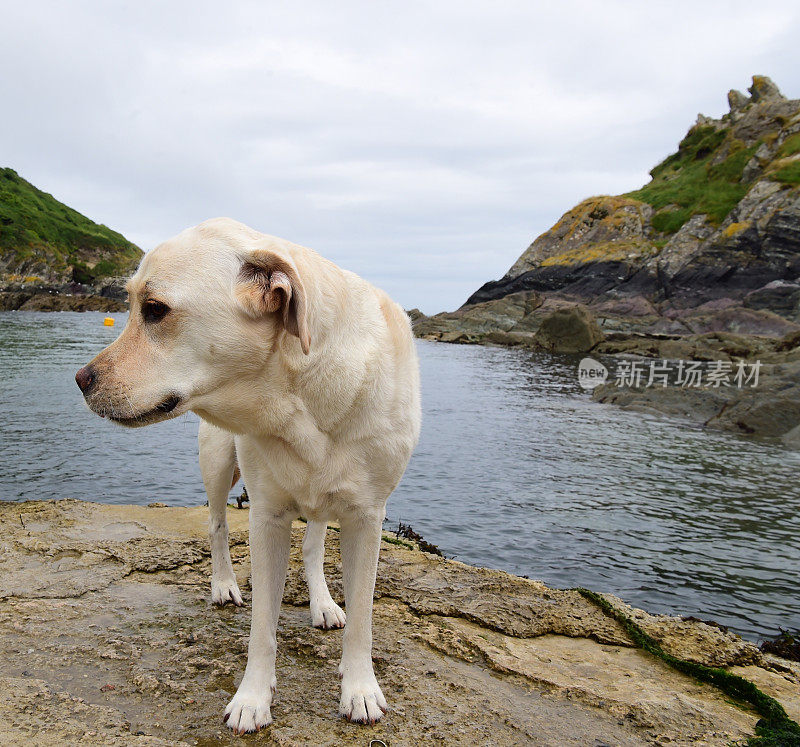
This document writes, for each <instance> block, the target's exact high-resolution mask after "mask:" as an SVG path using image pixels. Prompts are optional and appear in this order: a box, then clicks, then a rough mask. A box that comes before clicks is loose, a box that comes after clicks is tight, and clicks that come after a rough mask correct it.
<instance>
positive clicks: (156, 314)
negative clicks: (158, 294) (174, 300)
mask: <svg viewBox="0 0 800 747" xmlns="http://www.w3.org/2000/svg"><path fill="white" fill-rule="evenodd" d="M168 313H169V306H167V304H165V303H161V301H145V302H144V303H143V304H142V318H143V319H144V320H145V322H147V323H148V324H154V323H155V322H160V321H161V320H162V319H163V318H164V317H165V316H166V315H167V314H168Z"/></svg>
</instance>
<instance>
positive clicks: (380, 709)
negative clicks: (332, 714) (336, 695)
mask: <svg viewBox="0 0 800 747" xmlns="http://www.w3.org/2000/svg"><path fill="white" fill-rule="evenodd" d="M387 710H388V706H387V705H386V699H385V698H384V697H383V693H382V692H381V688H380V686H379V685H378V681H377V680H376V679H375V675H374V674H372V673H370V676H368V677H361V678H358V677H355V676H352V675H347V674H345V675H344V677H343V678H342V697H341V699H340V701H339V714H340V715H342V716H344V717H345V718H346V719H347V720H348V721H354V722H358V723H360V724H374V723H375V722H376V721H380V720H381V717H382V716H383V714H384V713H386V711H387Z"/></svg>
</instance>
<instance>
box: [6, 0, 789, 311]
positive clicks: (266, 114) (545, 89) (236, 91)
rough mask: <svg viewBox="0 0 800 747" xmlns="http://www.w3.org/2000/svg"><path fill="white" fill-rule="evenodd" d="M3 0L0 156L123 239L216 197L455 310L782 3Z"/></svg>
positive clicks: (167, 225) (726, 74) (701, 105)
mask: <svg viewBox="0 0 800 747" xmlns="http://www.w3.org/2000/svg"><path fill="white" fill-rule="evenodd" d="M223 5H224V4H223V3H218V2H217V3H205V2H198V1H197V0H193V1H192V2H148V1H146V0H136V2H76V1H75V0H73V1H72V2H69V3H66V2H53V3H45V2H37V1H36V0H32V1H29V2H18V1H17V0H14V1H13V2H7V1H6V0H0V18H2V44H0V64H2V75H0V165H7V166H11V167H12V168H14V169H16V170H17V171H18V172H19V173H20V174H21V175H22V176H24V177H25V178H27V179H28V180H29V181H31V182H33V183H34V184H36V185H37V186H38V187H40V188H42V189H44V190H46V191H48V192H51V193H53V194H54V195H55V196H56V197H57V198H59V199H60V200H62V201H64V202H66V203H67V204H69V205H71V206H72V207H75V208H76V209H78V210H80V211H81V212H83V213H85V214H86V215H88V216H89V217H91V218H92V219H94V220H97V221H99V222H102V223H105V224H107V225H109V226H111V227H112V228H115V229H117V230H119V231H121V232H122V233H124V234H125V235H126V236H128V237H129V238H130V239H131V240H133V241H135V242H136V243H137V244H139V245H140V246H141V247H142V248H143V249H146V250H147V249H151V248H152V247H153V246H155V245H156V244H157V243H158V242H159V241H160V240H162V239H164V238H167V237H169V236H171V235H173V234H175V233H177V232H178V231H179V230H181V229H183V228H185V227H187V226H189V225H193V224H195V223H197V222H199V221H201V220H203V219H205V218H209V217H213V216H218V215H228V216H231V217H234V218H237V219H239V220H242V221H244V222H245V223H248V224H250V225H252V226H254V227H255V228H257V229H259V230H262V231H264V232H267V233H272V234H276V235H278V236H283V237H285V238H288V239H291V240H293V241H296V242H298V243H302V244H306V245H308V246H312V247H314V248H315V249H317V250H318V251H320V252H321V253H322V254H324V255H326V256H327V257H329V258H330V259H332V260H334V261H335V262H337V263H338V264H340V265H342V266H343V267H346V268H348V269H351V270H354V271H355V272H358V273H359V274H361V275H363V276H364V277H366V278H367V279H369V280H371V281H372V282H374V283H376V284H377V285H380V286H382V287H384V288H385V289H386V290H388V291H389V292H390V293H391V294H392V295H393V296H394V297H395V298H396V300H398V301H400V302H401V303H402V304H404V305H405V306H406V307H409V308H410V307H412V306H418V307H420V308H422V309H423V310H424V311H426V312H429V313H430V312H435V311H440V310H442V309H453V308H455V307H457V306H459V305H460V304H461V303H463V301H464V300H465V299H466V297H467V296H468V295H469V294H470V293H471V292H472V291H473V290H474V289H475V288H477V287H478V286H479V285H480V284H481V283H483V282H484V281H486V280H489V279H493V278H497V277H500V276H501V275H503V274H504V273H505V271H506V270H507V269H508V267H509V266H510V265H511V264H512V263H513V261H514V260H515V259H516V257H517V256H518V255H519V254H520V253H521V251H522V250H523V249H524V248H525V247H526V246H527V245H528V244H529V243H530V241H531V240H532V239H533V238H534V237H535V236H536V235H537V234H539V233H541V232H542V231H544V230H546V229H547V228H549V227H550V225H552V224H553V223H554V222H555V220H557V219H558V217H559V216H560V215H561V214H562V213H563V212H564V211H566V210H567V209H569V208H570V207H571V206H572V205H574V204H575V203H576V202H577V201H579V200H580V199H582V198H584V197H587V196H589V195H592V194H601V193H611V194H614V193H619V192H624V191H627V190H630V189H635V188H637V187H639V186H641V185H642V184H643V183H645V182H646V181H647V180H648V176H647V172H648V170H649V169H650V168H651V167H652V166H653V165H654V164H655V163H657V162H658V161H660V160H661V159H662V158H663V157H664V156H665V155H667V154H668V153H669V152H671V151H672V150H674V148H675V146H676V144H677V142H678V141H679V140H680V138H681V137H682V135H683V134H684V132H685V131H686V129H687V128H688V127H689V126H690V125H691V124H692V123H693V122H694V120H695V117H696V115H697V113H698V112H701V111H702V112H703V113H705V114H711V115H720V114H722V113H723V112H724V111H725V110H726V109H727V106H726V101H725V94H726V92H727V90H728V89H729V88H732V87H735V88H740V89H744V88H746V87H747V86H748V85H749V83H750V76H751V75H752V74H753V73H763V74H766V75H770V76H771V77H772V78H773V79H774V80H775V82H776V83H777V84H778V85H779V86H780V87H781V89H782V91H783V92H784V93H785V94H786V95H788V96H791V97H792V98H800V64H799V63H800V54H799V53H798V44H797V39H798V32H800V4H798V3H797V2H796V1H795V2H768V1H763V0H762V2H759V3H752V2H741V3H740V2H724V3H723V2H687V3H684V2H675V1H673V2H657V1H656V2H649V3H642V2H614V1H612V0H603V2H504V1H503V0H495V1H494V2H483V3H471V2H465V1H464V0H453V1H449V0H448V1H440V2H429V3H418V2H408V1H406V2H402V3H400V2H396V3H390V2H378V1H377V0H374V1H373V2H346V1H344V0H343V1H342V2H337V3H332V2H318V3H303V2H275V1H271V2H236V1H235V0H233V1H232V2H229V3H227V7H225V8H224V9H223Z"/></svg>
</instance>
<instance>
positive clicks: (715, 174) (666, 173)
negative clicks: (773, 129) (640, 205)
mask: <svg viewBox="0 0 800 747" xmlns="http://www.w3.org/2000/svg"><path fill="white" fill-rule="evenodd" d="M759 144H760V143H756V144H755V145H753V146H752V147H750V148H745V146H744V144H743V143H742V142H741V141H738V140H731V138H730V137H729V130H728V129H727V128H724V129H720V130H718V129H716V128H714V127H693V128H692V129H691V130H690V131H689V133H688V134H687V135H686V137H685V138H684V139H683V140H682V141H681V143H680V145H679V146H678V152H677V153H673V154H672V155H671V156H669V157H668V158H666V159H665V160H664V161H662V162H661V163H660V164H658V166H656V167H655V168H654V169H653V170H652V171H651V172H650V175H651V176H652V177H653V180H652V181H651V182H650V184H648V185H647V186H645V187H642V189H639V190H636V191H635V192H629V193H628V194H627V195H625V196H626V197H630V198H632V199H635V200H641V201H642V202H646V203H648V204H649V205H652V206H653V208H655V210H656V214H655V216H654V217H653V228H654V229H655V230H656V231H658V232H660V233H665V234H670V233H675V232H676V231H677V230H678V229H679V228H680V227H681V226H682V225H683V224H684V223H686V221H687V220H689V218H691V217H692V216H693V215H698V214H700V213H704V214H705V215H707V216H708V217H709V219H710V220H711V221H712V222H713V223H717V224H719V223H721V222H722V221H723V220H724V219H725V216H727V215H728V213H730V211H731V210H732V209H733V208H734V207H735V206H736V204H737V203H738V202H739V200H741V199H742V197H744V196H745V194H746V192H747V190H748V188H749V186H750V185H748V184H741V183H740V180H741V178H742V172H743V170H744V167H745V165H746V164H747V162H748V161H749V160H750V158H752V156H753V154H754V153H755V151H756V149H757V148H758V146H759ZM723 147H726V148H727V156H726V158H725V159H724V160H722V161H721V162H720V163H716V164H712V161H714V160H716V159H715V156H717V155H718V154H719V153H720V150H721V149H722V148H723Z"/></svg>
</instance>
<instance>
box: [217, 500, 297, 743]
mask: <svg viewBox="0 0 800 747" xmlns="http://www.w3.org/2000/svg"><path fill="white" fill-rule="evenodd" d="M249 492H250V501H251V502H250V565H251V572H250V575H251V584H252V587H253V602H252V607H253V617H252V621H251V624H250V642H249V645H248V649H247V667H246V668H245V672H244V677H242V682H241V684H240V685H239V689H238V690H237V691H236V695H234V697H233V700H232V701H231V702H230V703H228V707H227V708H226V709H225V717H224V720H225V721H226V722H227V724H228V726H229V727H230V728H231V729H233V730H234V732H235V733H237V734H244V733H245V732H249V731H258V730H259V729H261V728H262V727H264V726H266V725H267V724H269V723H270V722H271V721H272V717H271V715H270V705H271V704H272V696H273V694H274V693H275V688H276V685H277V681H276V679H275V652H276V648H277V642H276V638H275V634H276V631H277V628H278V614H279V613H280V609H281V599H282V597H283V586H284V583H285V581H286V567H287V564H288V561H289V543H290V541H291V535H292V518H291V514H290V513H289V512H288V511H286V510H285V508H281V509H280V511H277V510H276V509H275V507H274V506H270V505H269V504H268V503H267V502H266V501H265V499H264V496H263V495H259V494H256V493H255V491H249Z"/></svg>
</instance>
